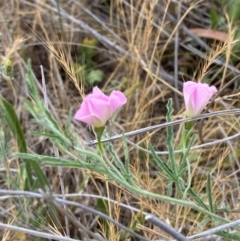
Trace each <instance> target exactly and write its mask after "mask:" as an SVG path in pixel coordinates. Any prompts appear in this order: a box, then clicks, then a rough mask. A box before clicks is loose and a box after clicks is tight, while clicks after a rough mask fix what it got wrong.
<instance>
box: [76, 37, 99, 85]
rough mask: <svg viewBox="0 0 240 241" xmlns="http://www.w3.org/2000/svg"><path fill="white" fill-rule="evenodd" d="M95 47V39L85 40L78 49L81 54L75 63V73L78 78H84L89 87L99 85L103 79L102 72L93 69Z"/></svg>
mask: <svg viewBox="0 0 240 241" xmlns="http://www.w3.org/2000/svg"><path fill="white" fill-rule="evenodd" d="M96 47H97V40H96V39H89V38H85V39H84V40H83V43H82V45H81V47H80V52H81V54H80V55H79V56H78V58H77V63H75V71H76V73H77V76H78V78H84V79H85V81H86V83H87V85H89V86H94V85H97V84H99V83H100V82H101V81H102V80H103V78H104V73H103V71H102V70H100V69H95V62H94V57H95V56H96V55H97V51H96Z"/></svg>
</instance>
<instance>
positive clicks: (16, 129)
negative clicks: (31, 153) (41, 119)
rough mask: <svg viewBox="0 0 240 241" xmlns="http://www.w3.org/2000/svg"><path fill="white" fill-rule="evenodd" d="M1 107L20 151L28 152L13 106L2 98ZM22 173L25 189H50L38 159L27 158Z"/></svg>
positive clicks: (22, 166)
mask: <svg viewBox="0 0 240 241" xmlns="http://www.w3.org/2000/svg"><path fill="white" fill-rule="evenodd" d="M0 108H1V112H2V113H3V115H4V117H5V120H6V123H7V124H8V127H9V128H10V130H11V131H12V133H13V135H14V137H15V138H16V140H17V144H18V148H19V151H20V152H21V153H27V152H28V151H27V145H26V141H25V137H24V134H23V131H22V128H21V125H20V122H19V120H18V117H17V115H16V113H15V110H14V108H13V106H12V105H11V104H10V103H9V102H8V101H7V100H5V99H4V98H1V99H0ZM33 170H34V172H35V174H36V176H37V179H36V180H35V181H34V180H33V178H32V175H33V173H32V171H33ZM21 174H22V177H23V178H24V183H25V185H24V189H25V190H33V189H35V188H38V187H39V185H40V187H41V188H42V189H46V188H48V189H50V186H49V183H48V180H47V178H46V176H45V175H44V174H43V172H42V170H41V168H40V166H39V164H38V163H37V162H36V161H34V160H31V159H25V163H24V164H22V165H21ZM38 184H39V185H38Z"/></svg>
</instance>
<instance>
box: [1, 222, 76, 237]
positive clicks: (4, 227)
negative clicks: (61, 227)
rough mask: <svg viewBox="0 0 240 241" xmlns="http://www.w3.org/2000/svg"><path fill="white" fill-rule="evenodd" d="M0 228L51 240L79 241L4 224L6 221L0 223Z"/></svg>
mask: <svg viewBox="0 0 240 241" xmlns="http://www.w3.org/2000/svg"><path fill="white" fill-rule="evenodd" d="M0 229H2V230H6V229H8V230H12V231H16V232H21V233H25V234H28V235H32V236H35V237H40V238H46V239H49V240H50V239H52V240H59V241H79V240H77V239H72V238H69V237H63V236H59V235H54V234H50V233H44V232H39V231H35V230H31V229H27V228H21V227H19V226H14V225H10V224H4V223H0Z"/></svg>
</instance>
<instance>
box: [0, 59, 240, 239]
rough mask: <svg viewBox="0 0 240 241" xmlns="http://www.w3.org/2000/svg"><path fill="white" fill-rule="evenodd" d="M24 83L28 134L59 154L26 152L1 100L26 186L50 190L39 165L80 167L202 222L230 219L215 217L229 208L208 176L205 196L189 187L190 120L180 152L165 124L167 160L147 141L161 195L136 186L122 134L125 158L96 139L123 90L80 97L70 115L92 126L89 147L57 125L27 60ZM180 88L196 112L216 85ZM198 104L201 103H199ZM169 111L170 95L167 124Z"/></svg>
mask: <svg viewBox="0 0 240 241" xmlns="http://www.w3.org/2000/svg"><path fill="white" fill-rule="evenodd" d="M26 83H27V86H28V95H29V97H30V98H29V99H28V100H25V107H26V110H27V111H28V112H29V113H30V114H31V115H32V117H33V119H34V121H35V122H36V123H37V124H38V125H39V126H40V127H41V130H42V131H39V132H36V131H34V130H33V132H32V134H34V135H38V136H42V137H47V138H49V140H50V141H51V142H52V143H53V144H54V146H55V147H56V148H57V149H58V150H59V151H60V153H61V155H60V156H55V157H53V156H48V155H40V154H36V153H29V152H28V150H27V146H26V142H25V139H24V135H23V132H22V130H21V126H20V123H19V120H18V118H17V115H16V113H15V111H14V108H13V107H12V106H11V104H10V103H8V102H7V101H6V100H5V99H3V98H1V102H0V104H1V111H2V113H3V116H4V118H5V120H6V123H7V124H8V127H9V129H10V130H11V131H12V133H13V135H14V137H15V138H16V139H17V143H18V145H19V152H18V153H14V154H13V157H15V158H21V159H22V160H23V164H22V167H21V171H22V174H21V175H23V176H25V184H24V189H25V190H31V191H32V190H36V189H37V188H41V189H42V190H44V191H45V192H51V187H50V185H49V183H48V180H47V178H46V176H45V174H44V172H43V171H42V170H41V165H45V166H61V167H69V168H84V169H86V170H89V171H92V172H95V173H97V174H99V175H102V176H104V177H105V178H106V180H109V181H111V182H112V183H115V184H116V185H119V186H121V187H122V188H124V189H126V190H128V191H129V192H131V193H133V194H134V195H140V196H144V197H145V198H149V199H155V200H160V201H163V202H168V203H171V204H172V205H175V206H177V205H181V206H185V207H189V208H191V209H193V210H195V211H196V212H197V213H198V214H199V215H202V216H203V217H204V218H203V219H202V225H203V224H206V223H208V222H209V223H210V222H211V223H215V225H216V226H219V225H220V224H225V223H228V222H229V220H228V219H226V218H224V217H223V216H221V215H219V211H221V212H228V209H227V208H222V207H219V206H218V204H217V203H215V202H213V198H212V185H211V175H210V174H208V176H207V187H206V192H207V200H205V199H202V197H201V196H200V195H199V194H198V193H197V192H195V190H194V188H193V187H192V182H191V161H190V148H191V147H192V145H193V143H194V138H195V137H194V134H193V132H192V130H193V128H194V122H193V121H192V122H187V123H186V124H185V128H184V130H183V134H182V137H181V140H180V142H179V145H178V148H181V150H182V152H181V153H175V148H174V132H173V127H172V126H171V125H169V126H168V127H167V137H166V146H167V149H168V152H169V155H168V158H167V159H163V158H161V157H160V156H158V155H157V153H156V151H155V149H154V146H153V145H151V144H150V145H149V151H150V153H151V154H150V155H151V159H152V161H153V162H154V165H155V166H156V168H158V175H159V176H161V178H163V179H164V180H165V181H166V190H167V192H166V194H160V193H154V192H150V191H148V190H146V189H144V188H142V187H140V186H139V185H138V183H137V181H136V180H137V177H136V176H135V174H134V173H133V172H132V170H131V166H130V155H129V151H128V140H127V138H126V137H125V135H124V134H123V135H122V143H123V153H124V158H120V157H119V155H118V154H117V151H116V150H115V149H114V145H113V143H111V142H107V143H102V142H101V138H105V137H108V136H109V135H108V132H107V130H106V129H105V125H106V122H107V120H108V119H110V118H111V116H112V115H113V114H114V113H115V111H116V110H117V109H118V108H120V107H121V106H123V105H124V104H125V103H126V102H127V99H126V97H125V96H124V94H123V93H121V92H119V91H113V92H112V93H111V95H110V96H106V95H105V94H103V93H102V92H101V91H100V90H99V89H98V88H97V87H95V88H94V89H93V93H92V94H90V95H88V96H87V97H86V98H85V99H84V101H83V104H82V105H81V108H80V110H78V111H77V113H76V114H75V116H74V118H75V119H78V120H80V121H84V122H86V123H87V124H90V125H92V126H93V127H94V130H95V134H96V138H97V141H98V149H97V150H96V151H94V150H93V149H90V148H89V147H88V146H87V145H86V144H82V143H81V140H80V139H79V137H78V136H77V134H76V133H71V131H70V130H69V128H68V125H66V126H67V127H66V129H64V128H62V127H61V126H60V125H59V124H58V122H57V120H56V119H55V118H54V116H53V114H52V113H51V111H50V110H48V109H47V108H46V106H45V105H44V102H43V100H42V98H41V97H40V95H39V93H38V90H37V87H36V83H35V80H34V76H33V73H32V69H31V65H30V62H29V63H28V75H27V79H26ZM184 88H185V89H184V92H185V94H184V97H185V103H186V109H187V116H195V115H198V114H199V113H200V112H201V111H202V110H203V109H204V108H205V106H206V104H207V102H208V101H209V99H210V98H211V97H212V95H213V94H214V93H216V91H217V90H216V88H215V87H209V86H208V85H206V84H201V83H198V84H196V83H194V82H190V83H186V84H185V87H184ZM187 88H188V89H187ZM207 91H209V92H207ZM202 93H204V95H202ZM207 93H209V94H207ZM202 96H204V98H205V97H206V96H207V97H206V98H207V99H205V100H204V101H201V102H199V98H202ZM199 103H201V104H200V105H199ZM172 114H173V107H172V99H169V101H168V104H167V116H166V121H167V122H169V123H171V122H172ZM63 156H64V157H63ZM33 175H36V177H37V178H35V179H34V178H33ZM218 234H219V235H221V236H223V237H226V238H229V239H231V240H240V237H239V235H237V234H234V233H230V232H225V231H224V232H223V231H219V232H218ZM179 240H184V239H179Z"/></svg>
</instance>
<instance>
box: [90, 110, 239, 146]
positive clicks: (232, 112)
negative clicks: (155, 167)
mask: <svg viewBox="0 0 240 241" xmlns="http://www.w3.org/2000/svg"><path fill="white" fill-rule="evenodd" d="M234 114H235V115H236V114H240V109H230V110H221V111H215V112H211V113H205V114H201V115H198V116H195V117H191V118H185V119H181V120H175V121H172V122H166V123H163V124H158V125H153V126H148V127H145V128H141V129H138V130H135V131H130V132H126V133H124V136H125V137H130V136H135V135H139V134H142V133H145V132H148V131H154V130H157V129H161V128H165V127H168V126H174V125H179V124H182V123H185V122H189V121H196V120H201V119H204V118H209V117H214V116H221V115H234ZM121 138H123V134H118V135H114V136H111V137H108V138H104V139H102V140H101V142H102V143H104V142H108V141H113V140H117V139H121ZM96 144H97V140H92V141H89V142H88V143H87V145H88V146H93V145H96Z"/></svg>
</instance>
